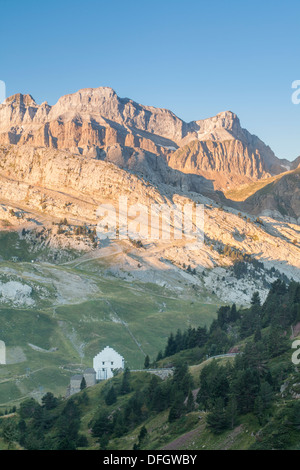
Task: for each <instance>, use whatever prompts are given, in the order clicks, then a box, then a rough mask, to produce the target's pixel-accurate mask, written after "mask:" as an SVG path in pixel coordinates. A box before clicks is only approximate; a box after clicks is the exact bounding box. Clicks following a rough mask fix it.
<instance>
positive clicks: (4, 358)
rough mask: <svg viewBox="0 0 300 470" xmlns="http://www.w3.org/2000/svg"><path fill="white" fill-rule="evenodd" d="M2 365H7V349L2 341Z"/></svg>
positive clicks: (0, 348) (0, 352) (0, 351)
mask: <svg viewBox="0 0 300 470" xmlns="http://www.w3.org/2000/svg"><path fill="white" fill-rule="evenodd" d="M0 364H6V348H5V343H4V341H0Z"/></svg>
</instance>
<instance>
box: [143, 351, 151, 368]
mask: <svg viewBox="0 0 300 470" xmlns="http://www.w3.org/2000/svg"><path fill="white" fill-rule="evenodd" d="M149 366H150V358H149V356H148V354H147V356H146V357H145V362H144V369H149Z"/></svg>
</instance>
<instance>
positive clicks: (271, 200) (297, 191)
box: [243, 168, 300, 223]
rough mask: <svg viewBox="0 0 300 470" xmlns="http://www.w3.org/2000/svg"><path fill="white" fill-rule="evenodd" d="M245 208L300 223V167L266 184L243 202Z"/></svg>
mask: <svg viewBox="0 0 300 470" xmlns="http://www.w3.org/2000/svg"><path fill="white" fill-rule="evenodd" d="M243 208H244V210H247V211H248V212H251V213H253V214H257V215H267V216H271V217H274V218H285V219H288V218H293V219H294V220H295V221H297V222H298V223H300V168H298V169H296V170H294V171H291V172H287V173H285V174H284V175H282V176H280V177H279V178H277V179H275V181H273V182H271V183H269V184H267V185H265V186H264V187H263V188H262V189H260V190H258V191H257V192H256V193H255V194H253V195H252V196H250V197H249V198H248V199H246V201H245V202H244V203H243Z"/></svg>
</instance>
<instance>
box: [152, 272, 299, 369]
mask: <svg viewBox="0 0 300 470" xmlns="http://www.w3.org/2000/svg"><path fill="white" fill-rule="evenodd" d="M297 322H300V284H299V283H297V282H294V281H292V282H290V284H289V285H286V283H285V282H284V281H282V280H280V279H278V280H276V281H275V282H274V283H273V284H272V285H271V288H270V291H269V294H268V296H267V298H266V300H265V302H264V304H263V305H262V304H261V300H260V296H259V293H258V292H255V293H254V294H253V296H252V299H251V305H250V307H249V308H244V309H239V310H238V309H237V307H236V305H235V304H233V305H231V306H229V305H225V306H222V307H220V308H219V309H218V311H217V318H216V319H215V320H213V322H212V323H211V325H210V328H209V329H207V328H206V327H199V328H197V329H195V328H189V329H188V330H186V331H184V332H181V330H177V332H176V334H174V333H171V334H170V336H169V337H168V340H167V345H166V348H165V350H164V352H162V351H160V352H159V353H158V356H157V358H156V363H157V362H158V361H159V360H161V359H163V358H165V357H169V356H172V355H174V354H176V353H178V352H180V351H183V350H186V349H192V348H199V354H198V357H200V358H201V357H202V358H205V357H210V356H214V355H218V354H225V353H227V352H228V350H230V348H232V347H233V346H234V345H235V344H236V343H237V342H238V341H240V340H243V339H245V338H247V337H249V336H251V335H254V336H255V339H256V340H257V341H258V340H259V339H261V336H262V329H265V328H267V327H269V331H268V333H267V334H265V335H264V345H265V347H266V348H267V349H268V351H269V354H270V357H274V354H276V350H278V351H279V352H280V351H282V349H284V347H286V346H284V345H286V340H285V336H284V335H285V331H286V330H287V329H289V328H290V327H291V325H293V324H296V323H297Z"/></svg>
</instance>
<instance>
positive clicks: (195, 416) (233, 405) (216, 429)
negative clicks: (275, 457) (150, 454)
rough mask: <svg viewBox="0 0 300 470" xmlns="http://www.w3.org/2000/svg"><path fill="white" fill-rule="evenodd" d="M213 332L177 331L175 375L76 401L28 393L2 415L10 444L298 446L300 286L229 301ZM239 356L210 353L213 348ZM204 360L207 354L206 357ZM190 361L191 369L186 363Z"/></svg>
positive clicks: (121, 381)
mask: <svg viewBox="0 0 300 470" xmlns="http://www.w3.org/2000/svg"><path fill="white" fill-rule="evenodd" d="M217 313H218V315H217V318H216V319H215V320H214V322H213V323H212V325H211V327H210V328H209V330H206V329H205V328H197V329H195V328H189V329H188V330H185V331H184V332H177V333H176V335H174V334H173V333H171V334H170V335H169V337H168V341H167V344H166V348H165V355H166V352H167V351H169V350H173V351H174V352H175V354H174V355H172V356H167V355H166V357H163V356H164V354H162V359H161V360H160V361H156V362H155V363H154V364H153V365H152V366H156V367H160V366H161V365H163V364H166V362H165V361H167V364H168V365H169V366H173V367H174V374H173V376H172V377H169V378H168V379H167V380H165V381H162V380H161V379H160V378H158V377H156V376H154V375H153V374H150V373H148V372H146V371H145V372H130V371H129V369H126V370H125V372H124V373H122V374H119V375H117V376H116V377H114V378H113V379H110V380H107V381H103V382H101V383H99V384H98V385H95V386H94V387H91V388H87V389H84V390H83V391H81V392H79V393H77V394H75V395H73V396H72V397H71V398H69V399H68V400H64V399H61V398H59V399H57V398H55V397H54V396H53V395H52V394H49V393H48V394H46V395H44V397H43V399H42V403H41V404H40V403H38V402H37V401H36V400H33V399H27V400H25V401H23V402H22V403H21V405H20V408H19V409H18V410H16V411H15V410H12V411H13V414H12V415H11V416H7V415H6V416H2V417H1V419H0V436H1V437H2V441H1V442H0V445H2V446H5V445H6V446H22V447H24V448H26V449H53V450H54V449H75V448H77V449H82V448H84V449H102V450H103V449H107V450H127V449H128V450H131V449H145V450H155V449H164V450H198V449H214V450H217V449H222V450H223V449H224V450H225V449H226V450H227V449H232V450H237V449H239V450H244V449H298V448H299V442H300V424H299V423H300V401H299V396H300V388H299V382H300V374H299V371H298V368H297V365H296V364H295V363H294V362H293V361H292V353H293V348H292V343H293V341H295V339H299V336H298V337H293V338H288V335H287V332H288V331H291V326H294V327H296V328H294V331H298V327H299V320H300V284H297V283H295V282H292V283H290V285H289V286H286V285H285V283H284V282H282V281H276V282H274V283H273V284H272V287H271V289H270V292H269V295H268V297H267V299H266V301H265V302H264V304H263V305H261V304H260V301H259V296H258V295H254V296H253V299H252V304H251V307H249V308H247V309H240V310H239V311H237V310H236V308H235V306H234V305H232V306H222V307H220V308H219V309H218V312H217ZM216 341H217V345H218V351H217V352H218V353H219V354H221V356H222V354H224V352H226V351H228V347H229V346H232V345H234V347H235V350H236V351H238V354H237V355H236V356H235V357H228V356H226V355H225V356H223V357H218V358H217V359H214V358H210V359H208V360H207V359H206V356H207V354H208V353H209V351H211V350H212V346H214V347H213V349H214V350H215V349H216V348H215V345H216ZM200 357H202V360H199V358H200ZM187 361H188V362H190V363H191V364H192V365H191V366H189V367H188V366H187Z"/></svg>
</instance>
